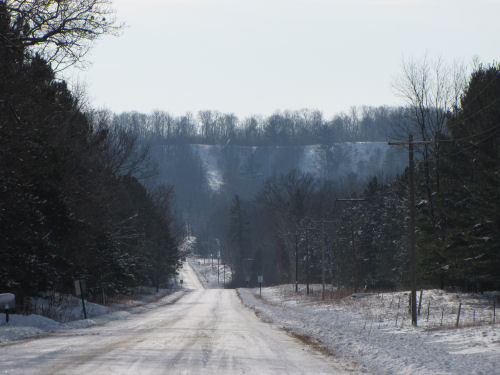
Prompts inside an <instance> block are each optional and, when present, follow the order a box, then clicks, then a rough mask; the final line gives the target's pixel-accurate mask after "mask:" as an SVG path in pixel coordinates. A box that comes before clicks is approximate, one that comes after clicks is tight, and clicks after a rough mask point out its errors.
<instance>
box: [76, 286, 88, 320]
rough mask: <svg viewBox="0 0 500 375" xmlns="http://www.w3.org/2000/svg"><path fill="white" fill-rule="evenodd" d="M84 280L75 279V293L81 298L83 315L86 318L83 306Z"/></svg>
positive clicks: (85, 310)
mask: <svg viewBox="0 0 500 375" xmlns="http://www.w3.org/2000/svg"><path fill="white" fill-rule="evenodd" d="M85 290H86V288H85V280H75V294H76V295H77V296H80V297H81V298H82V308H83V317H84V318H85V319H87V309H86V308H85V298H84V294H85Z"/></svg>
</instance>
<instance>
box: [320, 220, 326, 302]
mask: <svg viewBox="0 0 500 375" xmlns="http://www.w3.org/2000/svg"><path fill="white" fill-rule="evenodd" d="M323 241H324V244H323V246H322V247H321V284H322V285H321V287H322V289H321V299H323V300H324V299H325V252H326V246H327V241H326V231H325V221H324V220H323Z"/></svg>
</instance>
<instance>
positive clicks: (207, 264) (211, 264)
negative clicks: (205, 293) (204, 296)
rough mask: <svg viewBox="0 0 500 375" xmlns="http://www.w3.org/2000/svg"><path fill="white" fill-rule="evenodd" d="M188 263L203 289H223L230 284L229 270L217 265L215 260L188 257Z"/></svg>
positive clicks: (227, 267) (225, 266)
mask: <svg viewBox="0 0 500 375" xmlns="http://www.w3.org/2000/svg"><path fill="white" fill-rule="evenodd" d="M188 262H189V264H190V265H191V267H192V268H193V269H194V270H195V271H196V274H197V275H198V278H199V279H200V281H201V283H202V284H203V286H204V287H205V288H208V289H210V288H224V287H225V286H227V285H229V284H230V283H231V268H230V267H229V266H227V265H223V264H220V263H219V264H217V259H210V258H193V257H190V258H188Z"/></svg>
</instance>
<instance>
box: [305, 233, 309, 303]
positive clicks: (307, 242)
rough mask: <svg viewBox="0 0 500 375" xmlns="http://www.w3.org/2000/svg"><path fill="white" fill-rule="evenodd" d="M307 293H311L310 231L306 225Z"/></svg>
mask: <svg viewBox="0 0 500 375" xmlns="http://www.w3.org/2000/svg"><path fill="white" fill-rule="evenodd" d="M306 294H307V295H309V233H308V228H307V226H306Z"/></svg>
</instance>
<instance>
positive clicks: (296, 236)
mask: <svg viewBox="0 0 500 375" xmlns="http://www.w3.org/2000/svg"><path fill="white" fill-rule="evenodd" d="M298 237H299V234H298V233H297V230H295V293H298V292H299V238H298Z"/></svg>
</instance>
